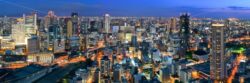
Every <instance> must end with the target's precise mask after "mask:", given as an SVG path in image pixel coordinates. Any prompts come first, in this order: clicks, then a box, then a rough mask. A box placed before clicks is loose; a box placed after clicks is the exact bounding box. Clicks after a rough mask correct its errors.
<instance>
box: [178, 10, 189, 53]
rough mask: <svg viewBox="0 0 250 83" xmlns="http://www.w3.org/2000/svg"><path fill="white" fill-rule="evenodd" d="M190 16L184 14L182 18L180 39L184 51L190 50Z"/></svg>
mask: <svg viewBox="0 0 250 83" xmlns="http://www.w3.org/2000/svg"><path fill="white" fill-rule="evenodd" d="M189 18H190V16H189V14H187V13H184V14H182V15H181V16H180V37H181V38H182V41H181V47H182V49H183V51H186V50H188V49H189V45H188V41H189V33H190V32H189V21H190V19H189Z"/></svg>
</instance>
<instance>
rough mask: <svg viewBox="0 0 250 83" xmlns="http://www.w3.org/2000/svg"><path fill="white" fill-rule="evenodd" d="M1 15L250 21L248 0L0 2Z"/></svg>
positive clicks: (11, 0)
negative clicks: (184, 14)
mask: <svg viewBox="0 0 250 83" xmlns="http://www.w3.org/2000/svg"><path fill="white" fill-rule="evenodd" d="M0 8H1V9H2V10H1V12H0V16H22V14H23V13H25V14H28V13H30V12H32V11H37V12H38V14H39V16H45V15H46V14H47V12H48V11H49V10H52V11H54V12H55V14H56V15H58V16H69V15H70V13H71V12H78V13H79V15H81V16H102V15H103V14H105V13H109V14H110V15H111V16H162V17H172V16H179V14H180V13H182V12H189V13H191V16H193V17H221V18H227V17H239V18H250V0H0Z"/></svg>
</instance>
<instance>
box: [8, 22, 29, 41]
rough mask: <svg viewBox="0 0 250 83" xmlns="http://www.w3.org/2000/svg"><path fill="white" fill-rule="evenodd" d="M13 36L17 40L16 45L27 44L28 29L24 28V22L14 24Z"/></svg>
mask: <svg viewBox="0 0 250 83" xmlns="http://www.w3.org/2000/svg"><path fill="white" fill-rule="evenodd" d="M11 38H12V39H13V40H14V41H15V44H16V45H25V44H27V39H26V29H25V28H24V24H14V25H12V33H11Z"/></svg>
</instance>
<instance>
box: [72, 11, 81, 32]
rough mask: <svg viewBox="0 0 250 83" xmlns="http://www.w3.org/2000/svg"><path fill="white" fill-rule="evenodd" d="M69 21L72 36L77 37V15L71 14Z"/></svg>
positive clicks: (78, 28)
mask: <svg viewBox="0 0 250 83" xmlns="http://www.w3.org/2000/svg"><path fill="white" fill-rule="evenodd" d="M71 20H72V29H73V30H72V31H73V35H79V30H80V27H79V22H78V13H75V12H73V13H72V14H71Z"/></svg>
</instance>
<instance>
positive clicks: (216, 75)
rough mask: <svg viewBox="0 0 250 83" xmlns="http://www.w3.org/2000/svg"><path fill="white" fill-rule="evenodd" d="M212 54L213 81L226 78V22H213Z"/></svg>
mask: <svg viewBox="0 0 250 83" xmlns="http://www.w3.org/2000/svg"><path fill="white" fill-rule="evenodd" d="M211 36H212V54H211V57H210V78H211V79H212V80H213V81H215V82H216V81H217V82H223V81H225V80H226V77H227V76H226V67H225V53H224V52H225V50H224V41H225V39H224V24H219V23H213V24H212V35H211Z"/></svg>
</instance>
